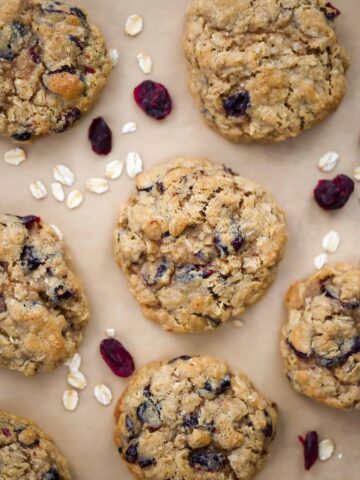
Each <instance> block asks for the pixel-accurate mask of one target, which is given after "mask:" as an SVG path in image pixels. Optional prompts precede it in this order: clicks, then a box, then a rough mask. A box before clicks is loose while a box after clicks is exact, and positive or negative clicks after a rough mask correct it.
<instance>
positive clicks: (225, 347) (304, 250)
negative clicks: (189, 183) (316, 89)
mask: <svg viewBox="0 0 360 480" xmlns="http://www.w3.org/2000/svg"><path fill="white" fill-rule="evenodd" d="M83 4H84V6H85V7H86V8H87V10H88V12H89V14H90V15H91V17H92V18H93V19H95V20H96V22H97V24H98V25H99V26H100V27H101V28H102V30H103V32H104V34H105V36H106V38H107V41H108V45H109V47H115V48H118V49H119V52H120V56H121V58H120V63H119V65H118V67H117V68H116V69H115V70H114V72H113V75H112V77H111V80H110V82H109V84H108V86H107V88H106V90H105V92H104V94H103V96H102V98H101V99H100V101H99V103H98V104H97V105H96V107H95V108H94V109H93V111H92V112H91V113H90V114H89V115H88V116H87V117H86V118H84V119H83V120H82V121H81V123H80V124H79V125H78V126H77V127H76V128H74V129H73V130H71V131H69V132H67V133H64V134H61V135H58V136H54V137H50V138H46V139H41V140H38V141H37V142H36V143H34V144H33V145H32V146H29V147H26V150H27V152H28V159H27V160H26V162H24V163H23V164H22V165H21V166H20V167H12V166H10V165H8V164H6V163H5V162H4V161H3V160H2V159H3V156H4V153H5V151H7V150H8V149H9V148H11V145H12V144H11V142H9V141H7V140H6V139H3V138H1V139H0V206H1V211H3V212H12V213H15V214H19V215H21V214H30V213H32V214H38V215H41V217H43V218H44V219H45V220H46V221H48V222H49V223H54V224H56V225H57V226H58V227H59V228H60V229H61V230H62V231H63V233H64V235H65V239H66V241H67V243H68V245H69V247H70V250H71V252H72V254H73V257H74V261H75V264H76V267H77V270H78V272H79V274H80V275H81V277H82V278H83V281H84V283H85V285H86V291H87V294H88V296H89V298H90V302H91V310H92V318H91V323H90V325H89V327H88V329H87V332H86V337H85V341H84V343H83V345H82V346H81V349H80V352H81V355H82V358H83V366H82V370H83V372H84V373H85V375H86V377H87V378H88V382H89V385H88V387H87V388H86V390H85V391H83V392H81V394H80V404H79V407H78V409H77V411H75V412H73V413H70V412H66V411H65V410H64V408H63V406H62V403H61V398H62V394H63V391H64V389H65V388H66V368H65V367H61V368H59V369H58V370H57V371H56V372H54V373H52V374H49V375H39V376H37V377H36V378H29V379H26V378H24V377H23V376H22V375H20V374H17V373H15V372H10V371H7V370H5V369H1V370H0V408H2V409H8V410H11V411H13V412H15V413H17V414H19V415H23V416H27V417H30V418H31V419H33V420H35V421H36V422H38V423H39V425H40V426H41V427H42V428H43V429H44V430H45V431H46V432H47V433H48V434H49V435H51V436H52V437H53V438H54V439H55V441H56V443H57V444H58V446H59V448H60V449H61V450H62V451H63V453H64V454H65V455H66V456H67V458H68V459H69V462H70V464H71V468H72V471H73V475H74V479H76V480H85V479H86V480H113V479H122V480H130V478H131V475H130V474H129V473H128V472H127V470H126V468H125V466H124V465H123V464H122V462H121V461H120V458H119V455H118V453H117V451H116V448H115V446H114V444H113V439H112V434H113V407H114V404H115V401H116V399H117V397H118V396H119V395H120V393H121V392H122V390H123V389H124V387H125V386H126V383H127V382H126V381H124V380H121V379H118V378H117V377H115V376H114V375H113V374H112V373H111V372H110V370H109V369H108V367H107V366H106V365H105V363H104V362H103V361H102V359H101V358H100V355H99V353H98V346H99V342H100V341H101V339H102V338H103V337H104V336H105V329H106V328H107V327H114V328H116V331H117V334H118V338H119V339H120V340H121V341H122V342H123V343H124V344H125V345H126V347H127V348H128V349H129V351H130V352H131V353H132V354H133V356H134V358H135V361H136V364H137V365H138V366H140V365H143V364H144V363H145V362H148V361H151V360H154V359H158V358H160V357H167V356H171V357H173V356H175V355H179V354H184V353H193V354H202V353H207V354H213V355H218V356H222V357H224V358H225V359H226V360H228V361H229V363H230V364H231V366H232V367H233V368H237V369H241V370H243V371H244V372H245V373H246V374H248V375H249V376H250V377H251V378H252V380H253V381H254V383H255V384H256V386H257V387H258V388H259V389H260V390H262V391H263V392H264V393H266V394H267V395H269V396H270V397H271V398H272V399H274V400H275V401H276V402H277V403H278V404H279V408H280V419H281V421H280V425H279V433H278V436H277V439H276V441H275V444H274V448H273V451H272V455H271V457H270V459H269V461H268V463H267V465H266V467H265V469H264V470H263V471H262V472H261V473H260V474H259V476H258V479H259V480H275V479H276V480H285V479H286V480H288V479H291V480H300V479H304V478H306V479H317V480H356V479H359V478H360V454H359V438H360V433H359V432H360V412H353V413H349V412H340V411H336V410H332V409H329V408H326V407H323V406H321V405H318V404H316V403H315V402H312V401H310V400H308V399H306V398H305V397H301V396H299V395H297V394H296V393H295V392H293V390H292V389H291V388H290V386H289V384H288V382H287V380H286V379H285V377H284V375H283V372H282V368H281V361H280V357H279V351H278V334H279V328H280V325H281V323H282V321H283V317H284V314H285V311H284V307H283V298H284V294H285V292H286V289H287V287H288V285H289V284H290V283H291V282H293V281H295V280H298V279H299V278H302V277H304V276H307V275H309V274H311V273H312V272H313V270H314V267H313V263H312V262H313V259H314V257H315V256H316V255H317V254H318V253H320V252H321V239H322V237H323V235H324V234H326V233H327V232H328V231H329V230H331V229H335V230H337V231H338V232H339V233H340V235H341V246H340V249H339V251H338V253H337V254H336V255H333V256H332V257H331V258H332V259H334V260H350V261H353V262H358V260H359V240H360V238H359V237H360V236H359V219H360V205H359V201H358V198H357V196H358V190H359V189H357V193H356V195H355V194H354V195H353V197H352V198H351V200H350V201H349V203H348V205H347V206H346V207H345V208H344V209H343V210H341V211H338V212H333V213H326V212H324V211H322V210H320V208H318V207H317V206H316V204H315V202H314V201H313V199H312V189H313V187H314V185H315V184H316V182H317V180H318V179H319V178H321V177H324V176H325V177H326V178H330V177H332V176H334V175H335V174H338V173H347V174H351V173H352V171H353V168H354V167H355V165H359V164H360V155H359V124H358V122H359V113H360V82H359V73H360V72H359V71H360V33H359V32H360V28H359V26H360V7H359V2H358V0H346V1H345V0H337V6H338V7H339V8H340V10H341V11H342V15H341V16H340V17H339V18H338V19H337V20H336V24H337V28H338V34H339V37H340V39H341V42H342V43H343V44H344V45H345V46H346V47H347V49H348V51H349V53H350V55H351V58H352V67H351V69H350V71H349V74H348V79H349V90H348V94H347V96H346V98H345V100H344V101H343V103H342V105H341V106H340V108H339V110H338V111H337V112H336V113H335V114H333V115H332V116H331V117H330V118H329V119H328V120H326V121H325V122H324V123H322V124H321V125H319V126H318V127H316V128H314V129H312V130H311V131H308V132H306V133H304V134H302V135H301V136H300V137H298V138H297V139H295V140H291V141H287V142H285V143H282V144H280V145H274V146H258V145H249V146H241V145H233V144H231V143H229V142H227V141H226V140H224V139H223V138H221V137H220V136H218V135H217V134H216V133H214V132H212V131H211V130H210V129H208V128H207V127H206V126H204V125H203V123H202V121H201V119H200V116H199V114H198V112H197V111H196V108H195V106H194V104H193V101H192V99H191V98H190V95H189V93H188V90H187V86H186V69H185V61H184V58H183V54H182V34H183V25H184V15H185V10H186V7H187V4H188V1H187V0H171V1H169V0H102V1H97V0H83ZM132 13H140V14H142V15H143V16H144V19H145V28H144V31H143V33H141V34H140V35H139V36H138V37H136V38H129V37H127V36H126V35H125V33H124V29H123V26H124V23H125V20H126V18H127V17H128V15H130V14H132ZM141 51H145V52H147V53H149V54H150V55H151V56H152V58H153V61H154V70H153V73H152V74H151V75H150V78H151V79H153V80H155V81H160V82H162V83H164V84H165V85H166V86H167V87H168V88H169V90H170V92H171V95H172V98H173V101H174V112H173V114H172V115H171V116H170V117H169V118H168V119H167V120H165V121H164V122H156V121H153V120H152V119H150V118H147V117H146V116H145V115H144V114H143V113H142V112H141V111H140V110H139V109H138V107H137V106H136V105H135V104H134V102H133V100H132V89H133V87H134V86H136V85H137V84H138V83H139V82H140V81H142V80H143V79H144V77H145V76H144V74H143V73H142V72H141V71H140V70H139V68H138V67H137V64H136V55H137V54H138V53H139V52H141ZM98 115H102V116H103V117H104V118H105V119H106V120H107V122H108V123H109V125H110V126H111V128H112V130H113V134H114V149H113V152H112V154H111V155H110V156H109V157H108V158H102V157H98V156H96V155H95V154H93V153H92V151H91V148H90V145H89V143H88V140H87V129H88V126H89V124H90V122H91V119H92V118H94V117H95V116H98ZM129 120H134V121H136V122H137V123H138V125H139V130H138V132H136V133H134V134H131V135H121V134H120V131H121V126H122V125H123V123H125V122H127V121H129ZM329 150H335V151H337V152H339V154H340V156H341V160H340V164H339V166H338V168H337V170H336V171H335V172H334V175H333V174H332V173H331V174H327V175H324V174H322V173H321V172H319V171H318V170H317V162H318V160H319V158H320V157H321V156H322V155H323V154H324V153H326V152H327V151H329ZM129 151H137V152H139V153H140V154H141V156H142V157H143V159H144V163H145V166H146V167H150V166H151V165H153V164H154V163H156V162H160V161H164V160H166V159H169V158H171V157H173V156H175V155H185V154H187V155H199V156H208V157H210V158H212V159H213V160H214V161H217V162H221V163H222V162H225V163H226V164H227V165H229V166H230V167H231V168H233V169H234V170H235V171H237V172H239V173H240V174H242V175H243V176H246V177H249V178H251V179H253V180H256V181H258V182H261V183H263V184H264V185H265V186H266V187H267V188H268V189H270V190H271V191H273V192H274V194H275V195H276V197H277V200H278V201H279V202H280V204H281V205H282V206H283V207H284V209H285V210H286V213H287V216H288V221H289V230H290V240H289V245H288V249H287V253H286V256H285V259H284V261H283V262H282V264H281V267H280V270H279V274H278V277H277V279H276V282H275V284H274V285H273V287H272V288H271V289H270V291H269V292H268V293H267V295H266V296H265V298H264V299H263V300H262V301H261V302H260V303H258V304H257V305H255V306H254V307H252V308H250V309H249V310H248V312H247V313H246V315H244V316H243V320H244V321H245V325H244V327H243V328H241V329H239V328H235V327H234V326H233V325H232V324H231V322H229V323H228V324H227V325H225V326H223V327H222V328H221V329H220V330H217V331H215V332H213V333H210V334H204V335H191V336H179V335H175V334H171V333H165V332H163V331H162V329H161V328H160V327H159V326H158V325H157V324H153V323H151V322H150V321H148V320H145V319H144V318H143V317H142V314H141V312H140V309H139V307H138V306H137V304H136V302H135V301H134V299H133V298H132V296H131V295H130V293H129V291H128V289H127V286H126V283H125V280H124V278H123V276H122V274H121V272H120V271H119V269H118V268H117V266H116V265H115V263H114V260H113V257H112V230H113V226H114V223H115V221H116V218H117V212H118V207H119V205H120V203H121V202H123V201H125V200H126V198H127V197H128V195H129V194H130V192H131V190H132V188H133V181H132V180H130V179H129V178H128V177H127V176H126V173H125V174H123V176H122V178H120V179H119V180H116V181H114V182H112V183H111V191H110V192H108V193H106V194H105V195H104V196H101V197H99V196H96V195H94V194H90V193H88V194H86V196H85V201H84V203H83V205H82V206H81V207H80V208H79V209H77V210H75V211H69V210H67V208H66V207H65V205H63V204H59V203H57V202H56V201H55V199H54V198H52V196H51V194H49V196H48V198H47V199H45V200H43V201H40V202H39V201H36V200H34V199H33V198H32V197H31V195H30V192H29V183H30V182H31V181H33V180H37V179H40V180H42V181H43V182H44V183H45V184H46V185H47V186H48V187H50V183H51V182H52V181H53V180H52V168H53V166H54V165H56V164H59V163H65V164H67V165H69V166H70V167H71V168H72V169H73V171H74V172H75V174H76V179H77V183H76V187H77V188H79V189H83V190H85V188H84V183H85V181H86V179H87V178H89V177H93V176H101V175H102V174H103V171H104V167H105V164H106V163H107V162H108V161H110V160H114V159H121V160H125V158H126V154H127V153H128V152H129ZM101 382H104V383H106V384H108V385H109V386H110V387H111V389H112V391H113V394H114V401H113V404H112V405H111V406H110V407H103V406H102V405H100V404H99V403H97V401H96V400H95V398H94V396H93V387H94V385H95V384H97V383H101ZM312 429H316V430H318V432H319V435H320V436H321V438H327V437H331V438H333V439H334V440H335V443H336V454H335V455H334V456H333V457H332V458H331V459H330V460H329V461H328V462H326V463H322V462H319V463H318V464H317V465H316V466H315V467H314V468H313V469H312V470H311V472H310V473H305V471H304V469H303V460H302V449H301V446H300V444H299V442H298V440H297V435H299V434H303V433H306V432H307V431H309V430H312ZM339 453H342V454H343V458H342V459H341V460H340V459H338V458H337V455H338V454H339Z"/></svg>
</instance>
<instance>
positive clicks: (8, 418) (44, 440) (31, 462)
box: [0, 411, 71, 480]
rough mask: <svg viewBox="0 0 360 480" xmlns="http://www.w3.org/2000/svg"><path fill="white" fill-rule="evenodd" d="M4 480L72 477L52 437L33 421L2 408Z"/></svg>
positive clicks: (63, 479)
mask: <svg viewBox="0 0 360 480" xmlns="http://www.w3.org/2000/svg"><path fill="white" fill-rule="evenodd" d="M0 478H1V480H71V475H70V472H69V469H68V465H67V462H66V460H65V459H64V457H63V456H62V455H61V453H60V452H59V451H58V449H57V448H56V446H55V445H54V443H53V442H52V440H50V438H49V437H48V436H47V435H45V434H44V433H43V432H42V431H41V430H40V428H39V427H38V426H37V425H35V424H34V423H33V422H31V421H29V420H26V419H24V418H20V417H18V416H16V415H14V414H12V413H9V412H3V411H0Z"/></svg>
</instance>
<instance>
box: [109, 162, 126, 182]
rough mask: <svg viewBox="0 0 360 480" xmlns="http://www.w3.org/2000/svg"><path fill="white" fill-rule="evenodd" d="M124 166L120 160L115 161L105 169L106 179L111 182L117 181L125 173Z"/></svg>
mask: <svg viewBox="0 0 360 480" xmlns="http://www.w3.org/2000/svg"><path fill="white" fill-rule="evenodd" d="M123 169H124V164H123V163H122V162H120V160H113V161H112V162H109V163H108V164H107V165H106V167H105V177H106V178H108V179H109V180H116V179H117V178H119V177H120V176H121V174H122V172H123Z"/></svg>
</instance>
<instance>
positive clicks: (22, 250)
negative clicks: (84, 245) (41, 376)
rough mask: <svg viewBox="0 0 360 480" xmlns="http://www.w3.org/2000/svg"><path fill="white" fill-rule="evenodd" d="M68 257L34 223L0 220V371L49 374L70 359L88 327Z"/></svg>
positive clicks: (20, 219)
mask: <svg viewBox="0 0 360 480" xmlns="http://www.w3.org/2000/svg"><path fill="white" fill-rule="evenodd" d="M88 318H89V309H88V302H87V299H86V297H85V294H84V291H83V286H82V284H81V282H80V280H79V279H78V277H77V276H76V275H75V274H74V272H73V268H72V264H71V259H70V255H69V253H68V251H67V249H66V247H65V245H64V243H63V241H62V240H60V239H59V238H58V236H57V235H56V233H55V232H54V230H53V229H52V228H51V227H50V226H49V225H47V224H46V223H44V222H42V221H41V219H40V218H39V217H35V216H26V217H16V216H13V215H0V365H1V366H4V367H8V368H10V369H12V370H18V371H20V372H22V373H23V374H25V375H34V374H35V373H37V372H50V371H52V370H54V369H55V368H56V367H57V366H59V365H61V364H62V363H63V362H64V361H65V360H66V359H67V358H69V357H70V356H71V355H73V354H74V353H75V351H76V350H77V347H78V345H79V343H80V342H81V340H82V337H83V330H84V328H85V326H86V324H87V322H88Z"/></svg>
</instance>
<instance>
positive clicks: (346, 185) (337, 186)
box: [314, 175, 355, 210]
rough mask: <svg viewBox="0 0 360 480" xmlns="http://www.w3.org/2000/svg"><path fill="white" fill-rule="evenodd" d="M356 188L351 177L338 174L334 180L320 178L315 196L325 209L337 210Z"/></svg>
mask: <svg viewBox="0 0 360 480" xmlns="http://www.w3.org/2000/svg"><path fill="white" fill-rule="evenodd" d="M354 188H355V184H354V182H353V181H352V180H351V178H349V177H348V176H347V175H338V176H337V177H335V178H334V179H333V180H320V181H319V182H318V184H317V186H316V188H315V190H314V197H315V200H316V202H317V203H318V205H319V206H320V207H321V208H323V209H324V210H336V209H338V208H342V207H343V206H344V205H345V204H346V202H347V201H348V200H349V197H350V195H351V194H352V193H353V191H354Z"/></svg>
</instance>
